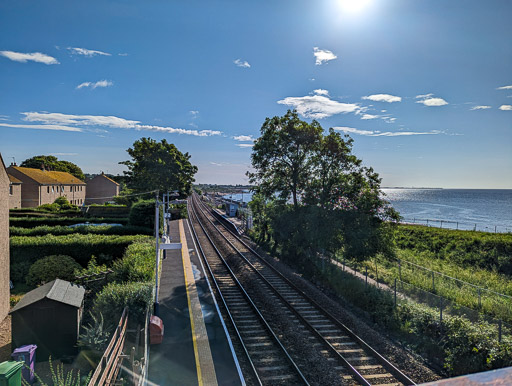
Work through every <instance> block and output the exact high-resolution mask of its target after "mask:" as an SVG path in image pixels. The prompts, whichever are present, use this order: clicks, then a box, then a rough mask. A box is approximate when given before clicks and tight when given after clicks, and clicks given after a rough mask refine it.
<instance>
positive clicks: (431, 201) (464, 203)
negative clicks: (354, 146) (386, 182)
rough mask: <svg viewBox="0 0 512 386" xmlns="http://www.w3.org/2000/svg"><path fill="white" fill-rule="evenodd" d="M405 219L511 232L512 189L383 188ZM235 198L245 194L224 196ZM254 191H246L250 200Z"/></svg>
mask: <svg viewBox="0 0 512 386" xmlns="http://www.w3.org/2000/svg"><path fill="white" fill-rule="evenodd" d="M382 193H383V195H384V199H386V200H387V201H389V202H390V204H391V205H392V206H393V207H394V208H395V209H396V210H397V211H398V212H399V213H400V215H401V216H402V218H403V220H402V221H403V222H407V223H415V224H423V225H428V226H433V227H441V228H450V229H463V230H477V231H484V232H500V233H503V232H512V189H416V188H383V189H382ZM225 197H227V198H230V197H232V198H233V199H234V200H236V201H240V200H242V194H232V195H227V196H225ZM251 198H252V193H250V192H244V193H243V201H244V202H249V201H250V200H251Z"/></svg>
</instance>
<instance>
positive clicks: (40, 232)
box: [9, 225, 154, 237]
mask: <svg viewBox="0 0 512 386" xmlns="http://www.w3.org/2000/svg"><path fill="white" fill-rule="evenodd" d="M153 233H154V230H153V229H151V228H146V227H140V226H134V225H125V226H112V225H80V226H76V227H69V226H63V225H56V226H49V225H42V226H37V227H35V228H20V227H10V228H9V234H10V235H11V237H12V236H44V235H54V236H63V235H70V234H83V235H86V234H98V235H120V236H121V235H151V234H153Z"/></svg>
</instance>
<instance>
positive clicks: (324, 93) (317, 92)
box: [313, 88, 329, 97]
mask: <svg viewBox="0 0 512 386" xmlns="http://www.w3.org/2000/svg"><path fill="white" fill-rule="evenodd" d="M313 92H314V93H315V94H316V95H324V96H327V97H328V96H329V91H327V90H324V89H321V88H317V89H316V90H313Z"/></svg>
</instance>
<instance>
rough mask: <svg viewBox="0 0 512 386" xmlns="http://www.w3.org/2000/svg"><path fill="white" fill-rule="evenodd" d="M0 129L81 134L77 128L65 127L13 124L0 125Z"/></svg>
mask: <svg viewBox="0 0 512 386" xmlns="http://www.w3.org/2000/svg"><path fill="white" fill-rule="evenodd" d="M0 126H1V127H11V128H14V129H35V130H58V131H74V132H82V131H83V130H82V129H81V128H79V127H70V126H65V125H52V124H49V125H19V124H15V123H0Z"/></svg>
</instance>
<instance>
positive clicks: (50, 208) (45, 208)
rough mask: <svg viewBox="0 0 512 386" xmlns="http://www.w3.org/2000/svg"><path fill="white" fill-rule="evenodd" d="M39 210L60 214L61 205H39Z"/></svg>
mask: <svg viewBox="0 0 512 386" xmlns="http://www.w3.org/2000/svg"><path fill="white" fill-rule="evenodd" d="M37 209H39V210H41V211H47V212H58V211H59V210H60V206H59V204H43V205H39V206H38V207H37Z"/></svg>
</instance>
